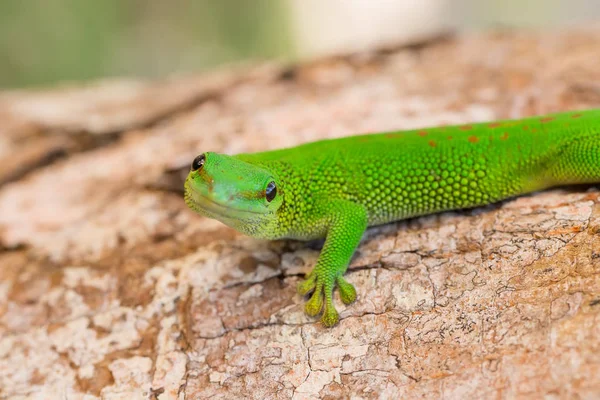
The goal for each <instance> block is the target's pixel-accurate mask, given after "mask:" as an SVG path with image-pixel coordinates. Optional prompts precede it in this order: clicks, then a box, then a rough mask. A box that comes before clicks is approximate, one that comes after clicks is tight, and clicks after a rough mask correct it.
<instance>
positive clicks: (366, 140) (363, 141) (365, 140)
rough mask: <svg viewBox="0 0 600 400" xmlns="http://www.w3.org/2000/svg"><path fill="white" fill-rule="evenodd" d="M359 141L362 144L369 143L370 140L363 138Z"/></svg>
mask: <svg viewBox="0 0 600 400" xmlns="http://www.w3.org/2000/svg"><path fill="white" fill-rule="evenodd" d="M358 141H359V142H361V143H365V142H368V141H369V138H365V137H362V138H360V139H358Z"/></svg>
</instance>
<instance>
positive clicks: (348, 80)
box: [0, 30, 600, 399]
mask: <svg viewBox="0 0 600 400" xmlns="http://www.w3.org/2000/svg"><path fill="white" fill-rule="evenodd" d="M599 48H600V31H598V30H577V31H575V30H571V31H564V32H561V33H559V34H552V33H537V34H536V33H519V32H511V33H495V34H490V35H484V36H461V37H454V38H446V39H439V40H436V41H433V42H430V43H426V44H423V45H419V46H412V47H409V48H399V49H386V50H385V51H383V50H382V51H374V52H372V53H369V54H356V55H352V56H346V57H337V58H329V59H321V60H317V61H314V62H312V63H307V64H302V65H294V66H291V67H282V66H279V65H271V64H269V65H260V66H253V67H249V66H246V67H243V68H240V69H236V70H229V71H220V72H217V73H213V74H208V75H202V76H188V77H181V78H178V79H172V80H169V81H164V82H131V81H110V82H98V83H95V84H93V85H88V86H85V87H84V86H72V87H63V88H56V89H48V90H38V91H15V92H8V93H3V94H0V185H1V186H0V210H1V211H0V265H1V268H0V397H2V398H45V399H47V398H69V399H79V398H81V399H84V398H85V399H93V398H100V397H103V398H159V399H169V398H182V399H183V398H187V399H197V398H212V397H215V396H217V398H255V399H267V398H268V399H271V398H275V399H287V398H294V399H310V398H350V397H352V398H379V397H381V398H406V399H412V398H415V399H416V398H423V397H425V398H436V399H437V398H448V399H465V398H541V397H543V396H553V397H556V398H595V397H599V396H600V380H599V379H598V376H600V193H599V191H598V188H597V185H596V187H593V186H592V187H577V188H567V189H564V188H563V189H557V190H550V191H546V192H542V193H537V194H533V195H530V196H524V197H521V198H518V199H515V200H511V201H507V202H503V203H501V204H496V205H493V206H489V207H485V208H481V209H476V210H470V211H463V212H451V213H443V214H439V215H434V216H429V217H423V218H417V219H412V220H408V221H402V222H398V223H394V224H389V225H386V226H381V227H377V228H372V229H370V230H369V231H368V233H367V234H366V236H365V238H364V239H363V241H362V243H361V246H360V248H359V250H358V252H357V254H356V256H355V257H354V259H353V262H352V265H351V267H350V269H349V272H348V274H347V278H348V280H349V281H350V282H352V283H353V284H354V285H355V286H356V288H357V291H358V300H357V302H356V303H355V304H353V305H350V306H347V307H344V306H343V305H342V304H341V302H339V301H338V304H337V306H338V309H339V310H341V322H340V323H339V324H338V325H337V326H336V327H334V328H332V329H326V328H324V327H322V326H321V325H320V324H319V323H318V322H316V321H315V320H313V319H311V318H308V317H307V316H305V315H304V314H303V299H301V298H300V297H299V296H298V295H297V294H296V293H295V286H296V284H297V282H298V281H299V279H301V277H302V274H304V273H306V272H308V271H309V270H310V268H311V267H312V265H313V264H314V262H315V260H316V258H317V255H318V252H319V250H318V244H317V245H316V246H315V244H313V243H302V242H293V241H278V242H267V241H260V240H256V239H252V238H248V237H245V236H242V235H241V234H238V233H236V232H235V231H233V230H231V229H229V228H227V227H225V226H223V225H221V224H220V223H218V222H216V221H212V220H208V219H204V218H202V217H200V216H198V215H196V214H194V213H193V212H191V211H190V210H188V209H187V208H186V206H185V204H184V203H183V200H182V196H181V185H182V179H183V176H185V174H186V172H187V170H188V168H189V167H188V165H189V163H190V162H191V160H192V159H193V158H194V157H195V156H196V155H197V154H198V153H200V152H202V151H207V150H210V151H220V152H227V153H236V152H241V151H258V150H265V149H274V148H280V147H284V146H292V145H296V144H299V143H302V142H307V141H312V140H317V139H322V138H332V137H339V136H345V135H350V134H357V133H363V132H373V131H384V130H397V129H404V128H414V127H420V126H431V125H439V124H453V123H464V122H471V121H483V120H490V119H496V118H512V117H523V116H527V115H532V114H541V113H548V112H557V111H566V110H571V109H583V108H592V107H600V86H599V85H598V82H600V68H599V63H598V61H599V59H598V49H599Z"/></svg>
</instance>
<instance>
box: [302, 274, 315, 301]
mask: <svg viewBox="0 0 600 400" xmlns="http://www.w3.org/2000/svg"><path fill="white" fill-rule="evenodd" d="M316 286H317V275H316V274H312V273H311V274H309V275H308V276H307V277H306V279H305V280H303V281H302V282H300V283H299V284H298V287H297V290H298V294H300V295H301V296H306V295H307V294H309V293H310V292H312V291H313V290H315V287H316Z"/></svg>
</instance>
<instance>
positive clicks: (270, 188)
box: [265, 181, 277, 203]
mask: <svg viewBox="0 0 600 400" xmlns="http://www.w3.org/2000/svg"><path fill="white" fill-rule="evenodd" d="M276 195H277V186H275V182H273V181H271V182H269V184H268V185H267V189H266V190H265V197H266V198H267V201H268V202H269V203H270V202H271V201H272V200H273V199H274V198H275V196H276Z"/></svg>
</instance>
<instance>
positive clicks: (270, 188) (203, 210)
mask: <svg viewBox="0 0 600 400" xmlns="http://www.w3.org/2000/svg"><path fill="white" fill-rule="evenodd" d="M184 187H185V194H184V198H185V203H186V204H187V205H188V207H190V208H191V209H192V210H194V211H196V212H197V213H199V214H201V215H204V216H207V217H209V218H214V219H217V220H219V221H221V222H223V223H224V224H226V225H228V226H230V227H232V228H234V229H237V230H238V231H240V232H243V233H246V234H248V235H250V236H255V237H265V238H267V237H269V232H272V229H273V226H274V225H275V224H276V223H277V215H276V212H277V210H278V209H279V207H281V205H282V204H283V193H282V190H281V188H280V187H279V186H278V177H277V176H276V175H275V174H273V173H272V172H271V171H269V170H268V169H266V168H263V167H260V166H257V165H253V164H250V163H248V162H245V161H242V160H240V159H239V158H237V157H233V156H227V155H224V154H218V153H203V154H200V155H199V156H198V157H196V158H195V159H194V161H193V162H192V166H191V170H190V172H189V174H188V176H187V179H186V180H185V185H184Z"/></svg>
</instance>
